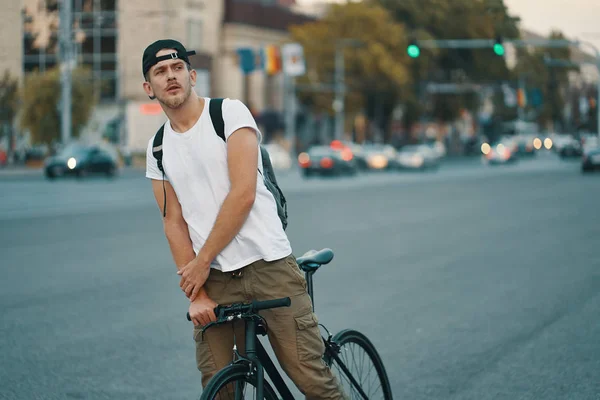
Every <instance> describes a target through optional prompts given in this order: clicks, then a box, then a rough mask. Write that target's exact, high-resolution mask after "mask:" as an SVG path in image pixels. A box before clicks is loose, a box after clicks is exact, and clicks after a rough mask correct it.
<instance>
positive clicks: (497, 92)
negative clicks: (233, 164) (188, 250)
mask: <svg viewBox="0 0 600 400" xmlns="http://www.w3.org/2000/svg"><path fill="white" fill-rule="evenodd" d="M0 17H1V19H2V21H3V23H2V24H1V25H0V33H1V38H2V39H1V40H0V265H1V271H2V279H0V315H1V317H0V320H1V321H2V324H1V325H0V353H2V355H3V362H2V363H0V382H2V384H1V385H0V398H1V399H5V398H6V399H27V400H29V399H127V400H131V399H147V398H156V397H159V398H197V396H198V394H199V393H200V381H199V374H198V372H197V371H196V369H195V363H194V356H193V351H194V350H193V349H194V344H193V341H192V331H191V326H190V325H189V323H188V322H187V321H186V320H185V312H186V310H187V304H186V299H185V297H184V296H183V295H182V294H181V292H180V291H179V290H178V278H177V276H176V275H175V269H174V267H173V261H172V259H171V255H170V253H169V249H168V244H167V242H166V239H165V238H164V233H163V228H162V224H161V219H160V215H159V213H158V211H157V205H156V202H155V200H154V198H153V196H152V192H151V189H150V183H149V182H148V180H147V179H145V178H144V172H145V164H146V160H145V153H146V146H147V144H148V140H149V139H150V138H151V137H152V136H153V135H154V133H155V132H156V131H157V129H158V128H159V127H160V126H161V124H162V123H163V122H164V121H165V116H164V114H163V112H162V110H161V108H160V106H159V104H158V103H157V102H156V101H150V100H149V99H148V98H147V96H145V93H144V91H143V89H142V83H143V76H142V73H141V67H140V65H141V56H142V52H143V50H144V48H145V47H146V46H147V45H148V44H149V43H151V42H152V41H154V40H157V39H159V38H165V37H169V38H174V39H177V40H180V41H181V42H182V43H184V45H185V46H186V47H187V48H189V49H192V50H195V51H196V53H197V54H196V55H195V56H193V57H192V58H191V63H192V67H193V68H194V69H195V70H196V72H197V75H198V82H197V85H196V87H195V90H196V91H197V93H198V94H199V95H200V96H206V97H229V98H238V99H241V100H242V101H244V102H245V104H246V105H247V106H248V107H249V108H250V110H251V111H252V113H253V115H254V116H255V118H256V120H257V122H258V124H259V126H260V128H261V130H262V132H263V136H264V144H265V146H266V147H267V149H268V151H269V153H270V157H271V161H272V163H273V165H274V167H275V170H276V174H277V179H278V182H279V185H280V186H281V187H282V190H283V192H284V193H285V195H286V197H287V199H288V207H289V214H290V217H289V218H290V225H289V228H288V230H287V233H288V235H289V237H290V240H291V242H292V247H293V248H294V254H295V255H296V256H300V255H301V254H303V253H304V252H306V251H308V250H310V249H320V248H323V247H330V248H332V249H333V250H334V252H335V259H334V261H333V263H332V265H331V266H329V265H328V266H326V267H323V268H322V269H321V270H320V271H319V273H318V274H317V276H316V277H315V288H316V296H315V299H316V311H317V314H318V315H319V319H320V321H321V322H322V323H324V324H325V325H326V326H327V327H328V329H330V330H331V331H332V332H335V331H338V330H340V329H343V328H348V327H352V328H356V329H359V330H361V331H362V332H364V333H365V334H366V335H367V336H368V337H369V338H370V339H371V340H372V341H373V343H374V344H375V346H376V347H377V349H378V350H379V352H380V354H381V356H382V358H383V360H384V362H385V364H386V367H387V368H388V374H389V375H390V380H391V382H392V389H393V391H394V394H395V396H396V397H397V398H408V399H477V400H481V399H488V398H489V399H492V398H493V399H510V400H512V399H517V398H519V399H521V398H522V399H544V400H546V399H566V398H568V399H590V400H598V399H600V379H599V378H598V376H599V374H598V371H600V341H598V337H599V336H600V324H599V323H598V312H599V311H600V273H599V271H600V270H599V267H600V253H599V252H598V250H597V241H598V238H600V213H599V212H598V211H597V210H598V208H597V207H598V199H599V198H600V181H599V180H598V178H600V174H594V173H593V172H594V171H596V170H600V142H599V140H598V138H599V135H600V127H599V124H598V120H599V118H598V115H600V107H599V96H600V93H599V91H598V87H599V86H600V73H599V68H600V52H599V49H600V24H599V21H600V3H599V2H598V1H596V0H571V1H569V2H566V3H565V2H564V1H560V0H546V1H541V0H540V1H538V0H402V1H400V0H363V1H341V0H340V1H321V0H172V1H167V0H145V1H141V0H127V1H125V0H71V1H61V0H0ZM594 210H596V211H594Z"/></svg>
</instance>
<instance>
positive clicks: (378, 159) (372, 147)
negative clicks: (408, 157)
mask: <svg viewBox="0 0 600 400" xmlns="http://www.w3.org/2000/svg"><path fill="white" fill-rule="evenodd" d="M361 156H362V158H363V159H364V162H365V164H366V168H367V169H371V170H384V169H394V168H397V167H398V163H397V161H396V156H397V153H396V149H394V147H393V146H391V145H389V144H363V145H362V146H361Z"/></svg>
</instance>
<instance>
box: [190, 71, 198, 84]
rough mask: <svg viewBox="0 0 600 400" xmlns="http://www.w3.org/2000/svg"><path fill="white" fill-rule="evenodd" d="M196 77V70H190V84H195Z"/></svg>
mask: <svg viewBox="0 0 600 400" xmlns="http://www.w3.org/2000/svg"><path fill="white" fill-rule="evenodd" d="M196 79H198V74H197V73H196V70H195V69H192V70H190V81H191V82H192V86H196Z"/></svg>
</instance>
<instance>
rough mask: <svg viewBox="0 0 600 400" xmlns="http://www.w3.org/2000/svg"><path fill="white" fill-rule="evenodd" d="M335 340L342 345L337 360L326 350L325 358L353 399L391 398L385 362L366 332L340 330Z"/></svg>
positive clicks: (347, 393) (333, 339) (345, 390)
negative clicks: (364, 333)
mask: <svg viewBox="0 0 600 400" xmlns="http://www.w3.org/2000/svg"><path fill="white" fill-rule="evenodd" d="M332 341H333V342H334V343H336V344H337V346H338V347H339V351H338V352H336V354H337V359H336V357H334V356H333V355H332V354H331V353H329V352H326V353H325V357H324V360H325V362H326V363H327V365H329V367H330V368H331V371H332V372H333V373H334V374H335V375H336V376H337V378H338V380H339V382H340V384H341V385H342V387H343V389H344V392H345V393H346V395H349V396H350V399H352V400H354V399H364V398H367V399H369V400H375V399H384V400H391V399H392V389H391V387H390V381H389V379H388V376H387V373H386V372H385V367H384V366H383V361H382V360H381V357H380V356H379V354H378V353H377V350H375V346H373V344H372V343H371V341H370V340H369V339H368V338H367V337H366V336H365V335H363V334H362V333H360V332H357V331H354V330H351V329H347V330H343V331H341V332H339V333H337V334H336V335H335V336H334V337H333V338H332ZM357 385H358V386H359V387H360V389H359V388H357Z"/></svg>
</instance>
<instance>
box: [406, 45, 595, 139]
mask: <svg viewBox="0 0 600 400" xmlns="http://www.w3.org/2000/svg"><path fill="white" fill-rule="evenodd" d="M415 44H416V45H417V46H418V47H422V48H426V49H435V48H437V49H486V48H494V45H496V44H498V41H497V40H494V39H450V40H435V39H434V40H420V41H416V42H415ZM502 44H503V45H504V44H511V45H513V46H515V47H528V46H534V47H547V48H564V47H571V46H580V45H586V46H588V47H590V48H592V49H593V50H594V54H595V57H596V68H597V69H598V79H597V81H596V84H597V92H598V93H597V96H598V97H597V98H598V100H597V101H596V112H597V119H598V122H597V135H598V139H599V140H600V50H599V49H598V48H597V47H596V46H594V45H593V44H592V43H589V42H584V41H579V40H576V41H571V40H561V39H525V40H510V39H508V40H507V39H504V40H503V41H502Z"/></svg>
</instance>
